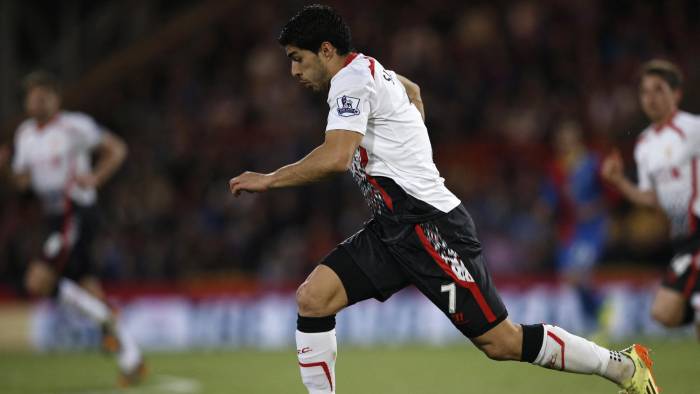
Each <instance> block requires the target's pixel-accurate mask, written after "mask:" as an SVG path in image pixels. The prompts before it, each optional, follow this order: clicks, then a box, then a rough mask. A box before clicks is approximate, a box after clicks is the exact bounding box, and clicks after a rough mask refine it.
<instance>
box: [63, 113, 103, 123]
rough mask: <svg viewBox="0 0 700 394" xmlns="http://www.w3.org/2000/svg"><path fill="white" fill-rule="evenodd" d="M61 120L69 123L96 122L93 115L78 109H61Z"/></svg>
mask: <svg viewBox="0 0 700 394" xmlns="http://www.w3.org/2000/svg"><path fill="white" fill-rule="evenodd" d="M61 122H66V123H68V124H85V123H94V122H95V120H94V119H93V118H92V116H90V115H88V114H86V113H84V112H78V111H61Z"/></svg>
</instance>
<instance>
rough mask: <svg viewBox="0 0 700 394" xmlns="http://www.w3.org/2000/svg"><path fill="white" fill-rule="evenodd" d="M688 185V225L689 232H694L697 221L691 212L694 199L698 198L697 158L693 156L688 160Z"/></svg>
mask: <svg viewBox="0 0 700 394" xmlns="http://www.w3.org/2000/svg"><path fill="white" fill-rule="evenodd" d="M690 185H691V186H690V187H691V189H692V194H691V195H690V202H688V221H689V226H690V233H691V234H693V233H695V230H696V229H697V222H696V218H695V212H693V205H694V204H695V200H696V199H697V198H698V158H697V157H693V160H692V161H691V162H690Z"/></svg>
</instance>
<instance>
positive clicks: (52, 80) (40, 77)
mask: <svg viewBox="0 0 700 394" xmlns="http://www.w3.org/2000/svg"><path fill="white" fill-rule="evenodd" d="M36 87H42V88H47V89H51V90H53V91H54V92H56V93H60V91H61V86H60V84H59V82H58V79H56V77H55V76H54V75H53V74H51V73H49V72H48V71H43V70H39V71H34V72H32V73H29V74H28V75H27V76H26V77H24V79H23V80H22V88H24V92H25V93H27V92H29V90H31V89H33V88H36Z"/></svg>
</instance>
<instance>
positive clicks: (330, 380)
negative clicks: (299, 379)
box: [299, 361, 333, 391]
mask: <svg viewBox="0 0 700 394" xmlns="http://www.w3.org/2000/svg"><path fill="white" fill-rule="evenodd" d="M299 366H300V367H302V368H313V367H321V368H323V373H325V374H326V379H328V383H329V384H330V385H331V391H333V378H332V377H331V369H330V368H329V367H328V364H326V362H325V361H319V362H317V363H308V364H304V363H302V362H301V361H300V362H299Z"/></svg>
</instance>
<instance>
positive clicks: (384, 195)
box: [365, 173, 394, 211]
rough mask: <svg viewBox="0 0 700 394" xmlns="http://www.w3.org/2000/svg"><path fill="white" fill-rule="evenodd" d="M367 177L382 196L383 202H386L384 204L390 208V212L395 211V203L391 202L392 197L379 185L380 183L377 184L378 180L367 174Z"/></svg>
mask: <svg viewBox="0 0 700 394" xmlns="http://www.w3.org/2000/svg"><path fill="white" fill-rule="evenodd" d="M365 175H367V181H368V182H369V183H370V184H372V186H374V188H375V189H377V191H378V192H379V194H381V196H382V200H384V204H386V206H387V207H389V209H390V210H392V211H393V210H394V202H393V201H392V200H391V196H390V195H389V193H387V192H386V190H384V188H383V187H381V186H380V185H379V182H377V180H376V179H374V178H372V176H370V175H369V174H367V173H365Z"/></svg>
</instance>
